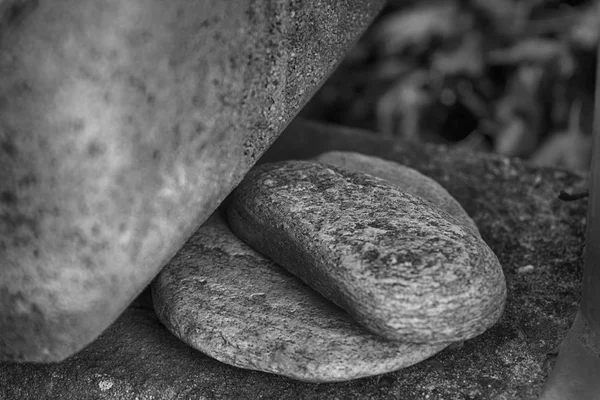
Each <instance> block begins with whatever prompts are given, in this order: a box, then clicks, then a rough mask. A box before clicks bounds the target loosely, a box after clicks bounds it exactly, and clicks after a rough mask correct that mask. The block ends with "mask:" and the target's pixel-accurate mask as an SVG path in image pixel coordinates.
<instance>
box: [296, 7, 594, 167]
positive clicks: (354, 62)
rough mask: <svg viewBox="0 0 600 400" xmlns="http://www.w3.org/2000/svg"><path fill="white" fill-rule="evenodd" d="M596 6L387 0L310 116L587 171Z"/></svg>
mask: <svg viewBox="0 0 600 400" xmlns="http://www.w3.org/2000/svg"><path fill="white" fill-rule="evenodd" d="M599 6H600V0H592V1H590V0H587V1H552V0H523V1H519V0H444V1H441V0H438V1H433V0H428V1H408V0H395V1H392V0H390V1H389V2H388V5H387V7H386V9H385V10H384V11H383V13H382V14H381V15H380V16H379V18H378V19H377V20H376V21H375V23H374V24H373V25H372V26H371V28H370V29H369V31H368V32H366V34H365V35H364V36H363V38H362V39H361V40H360V42H359V43H358V44H357V46H356V47H355V48H354V50H353V51H351V52H350V53H349V54H348V56H347V57H346V59H345V60H344V61H343V62H342V64H341V65H340V67H339V68H338V69H337V71H336V72H335V73H334V74H333V75H332V77H331V78H330V79H329V80H328V81H327V83H326V84H325V85H324V86H323V87H322V88H321V90H320V91H319V92H318V93H317V95H316V96H315V97H314V98H313V100H311V102H310V103H309V104H308V105H307V107H306V108H305V109H304V111H303V114H304V115H305V116H308V117H311V118H316V119H322V120H326V121H329V122H334V123H339V124H343V125H348V126H355V127H361V128H366V129H370V130H373V131H375V132H379V133H380V134H382V135H390V136H399V137H402V138H405V139H409V140H420V141H429V142H438V143H440V142H441V143H446V144H449V145H452V146H459V147H463V148H469V149H473V150H478V151H492V152H497V153H501V154H505V155H509V156H517V157H523V158H527V159H530V160H531V161H533V162H535V163H538V164H541V165H554V166H564V167H568V168H574V169H587V168H588V166H589V162H590V158H591V130H592V116H593V104H592V101H593V95H594V84H595V69H596V56H595V52H596V43H597V40H598V30H599V19H598V15H599V14H598V11H599V10H598V7H599Z"/></svg>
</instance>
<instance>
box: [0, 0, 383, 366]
mask: <svg viewBox="0 0 600 400" xmlns="http://www.w3.org/2000/svg"><path fill="white" fill-rule="evenodd" d="M382 4H383V0H371V1H359V0H333V1H327V2H322V3H318V4H317V3H314V2H307V1H297V0H280V1H267V0H258V1H255V0H240V1H220V0H214V1H209V0H206V1H198V0H169V1H167V0H147V1H138V0H132V1H115V0H108V1H97V0H80V1H73V0H54V1H29V0H28V1H23V0H18V1H14V0H5V1H2V2H0V77H1V79H0V305H1V306H0V331H1V332H2V338H1V340H0V359H12V360H32V361H33V360H34V361H52V360H60V359H63V358H64V357H66V356H68V355H70V354H72V353H73V352H75V351H76V350H79V349H81V348H82V347H83V346H84V345H86V344H87V343H89V342H90V341H91V340H93V339H94V338H95V337H97V336H98V335H99V334H100V332H101V331H102V330H103V329H105V328H106V327H107V326H108V325H109V324H110V323H111V322H113V321H114V320H115V319H116V318H117V317H118V315H119V314H120V313H121V312H122V311H123V309H124V308H125V307H126V306H127V305H128V304H129V303H130V302H131V301H132V300H133V299H134V298H135V296H137V295H138V294H139V293H140V291H141V290H142V289H143V288H144V287H145V286H146V285H147V284H148V283H149V281H150V280H151V279H152V278H153V277H154V276H155V275H156V274H157V273H158V271H159V269H160V268H161V267H162V266H163V265H164V264H165V263H166V262H167V261H168V260H169V259H170V258H171V257H172V256H173V254H174V253H175V252H176V251H177V250H178V249H179V248H181V246H182V245H183V243H184V242H185V240H187V239H188V238H189V237H190V236H191V234H192V233H193V231H194V230H195V229H197V228H198V226H200V224H201V223H202V222H203V221H204V220H205V219H206V218H208V216H209V215H210V214H211V213H212V212H213V211H214V210H215V208H216V207H217V206H218V205H219V204H220V203H221V201H222V200H223V198H224V197H225V196H226V195H227V194H228V193H229V192H230V191H231V189H232V188H233V187H234V186H235V185H236V184H237V183H238V182H239V180H240V179H241V178H242V176H243V175H244V174H245V172H246V171H247V170H248V169H249V168H250V167H251V166H252V165H253V164H254V163H255V161H256V160H257V158H258V157H260V155H261V154H262V153H263V151H264V150H265V149H266V148H267V147H268V146H269V145H270V144H271V142H272V141H273V140H274V139H275V138H276V137H277V135H278V134H279V132H280V131H281V130H282V129H283V128H284V127H285V125H286V124H287V123H288V121H289V120H290V119H291V118H292V117H293V116H294V115H295V114H296V113H297V111H298V110H299V109H300V107H301V106H302V105H303V104H304V103H305V102H306V100H307V99H309V98H310V96H311V95H312V93H313V92H314V91H315V90H316V89H317V87H318V85H319V84H320V83H321V82H322V81H323V79H324V78H325V77H326V75H327V74H328V73H329V72H330V71H331V69H332V68H333V67H334V66H335V65H336V63H337V62H338V61H339V60H340V59H341V57H342V56H343V54H344V53H345V52H346V51H347V49H348V48H349V46H351V45H352V43H353V42H354V40H355V39H356V38H357V37H358V36H359V34H360V33H361V32H362V30H363V29H364V28H365V27H366V26H367V25H368V23H369V22H370V20H371V18H373V17H374V15H375V14H376V12H377V10H378V9H379V8H380V7H381V6H382ZM300 61H301V62H300Z"/></svg>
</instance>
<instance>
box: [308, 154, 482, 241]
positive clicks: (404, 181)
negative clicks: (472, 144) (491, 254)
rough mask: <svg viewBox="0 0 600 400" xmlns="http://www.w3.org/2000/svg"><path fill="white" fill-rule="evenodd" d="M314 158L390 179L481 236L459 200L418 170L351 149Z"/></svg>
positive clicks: (399, 187)
mask: <svg viewBox="0 0 600 400" xmlns="http://www.w3.org/2000/svg"><path fill="white" fill-rule="evenodd" d="M315 160H316V161H319V162H322V163H325V164H329V165H335V166H338V167H342V168H346V169H350V170H352V171H358V172H363V173H365V174H369V175H373V176H376V177H378V178H381V179H385V180H387V181H390V182H391V183H393V184H394V185H396V186H397V187H398V189H400V190H402V191H405V192H407V193H410V194H412V195H415V196H419V197H421V198H423V199H425V200H427V201H429V202H431V203H432V204H433V205H435V206H437V207H438V208H440V209H442V210H444V211H446V212H447V213H448V214H450V215H451V216H453V217H454V218H456V219H457V220H458V221H459V222H460V223H462V224H463V225H464V226H466V227H467V228H469V229H471V230H472V231H473V232H474V233H475V234H477V235H478V236H479V230H478V229H477V225H475V222H473V220H472V219H471V217H469V214H467V213H466V211H465V210H464V209H463V208H462V206H461V205H460V204H459V203H458V201H456V200H455V199H454V197H452V196H451V195H450V193H448V191H447V190H446V189H444V188H443V187H442V185H440V184H439V183H437V182H436V181H434V180H433V179H431V178H429V177H427V176H425V175H423V174H422V173H420V172H419V171H417V170H415V169H412V168H409V167H407V166H405V165H401V164H398V163H396V162H393V161H388V160H384V159H382V158H379V157H373V156H369V155H366V154H361V153H355V152H351V151H330V152H327V153H323V154H321V155H319V156H318V157H316V158H315Z"/></svg>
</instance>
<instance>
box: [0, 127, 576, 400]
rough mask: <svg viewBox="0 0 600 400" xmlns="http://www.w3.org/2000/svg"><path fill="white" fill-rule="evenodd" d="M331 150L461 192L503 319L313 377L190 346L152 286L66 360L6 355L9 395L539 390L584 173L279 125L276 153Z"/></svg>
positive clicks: (0, 395)
mask: <svg viewBox="0 0 600 400" xmlns="http://www.w3.org/2000/svg"><path fill="white" fill-rule="evenodd" d="M330 150H346V151H363V152H365V153H367V154H371V155H375V156H378V157H383V158H385V159H388V160H392V161H396V162H399V163H401V164H403V165H407V166H409V167H411V168H415V169H417V170H418V171H420V172H422V173H424V174H425V175H427V176H430V177H432V178H433V179H435V180H436V181H437V182H439V183H440V184H441V185H442V186H444V188H446V190H448V192H449V193H450V194H451V195H452V196H453V197H454V198H456V199H457V200H458V201H459V202H460V204H461V205H462V206H463V207H464V208H465V210H466V211H467V212H468V213H469V215H471V217H472V218H473V220H474V221H475V222H476V223H477V226H478V227H479V230H480V232H481V236H482V237H483V238H484V240H485V241H486V242H487V243H488V244H489V246H490V248H491V249H492V250H494V252H495V253H496V255H497V256H498V258H499V260H500V262H501V264H502V266H503V269H504V274H505V277H506V282H507V288H508V297H507V302H506V307H505V311H504V313H503V315H502V317H501V319H500V321H499V322H498V323H497V324H496V325H494V326H492V327H491V328H490V329H489V330H487V331H486V332H484V333H483V334H482V335H480V336H477V337H476V338H473V339H471V340H468V341H466V342H464V344H462V345H453V346H450V347H448V348H446V349H444V350H443V351H441V352H440V353H438V354H436V355H435V356H433V357H431V358H429V359H427V360H425V361H423V362H421V363H418V364H416V365H414V366H412V367H408V368H405V369H402V370H400V371H397V372H393V373H388V374H385V375H380V376H376V377H370V378H363V379H358V380H354V381H350V382H343V383H322V384H314V383H306V382H300V381H296V380H293V379H289V378H286V377H282V376H278V375H274V374H268V373H262V372H257V371H250V370H246V369H240V368H235V367H231V366H229V365H226V364H224V363H221V362H218V361H216V360H214V359H212V358H210V357H208V356H205V355H204V354H202V353H200V352H198V351H196V350H194V349H192V348H191V347H190V346H188V345H186V344H185V343H183V342H182V341H181V340H179V339H178V338H176V337H175V336H174V335H172V334H171V333H170V332H169V331H168V330H167V329H166V328H165V327H164V326H163V325H162V324H161V323H160V322H159V321H158V319H157V317H156V315H155V313H154V310H153V308H152V302H151V298H150V294H149V292H144V293H143V294H142V295H141V296H140V297H139V298H138V299H137V300H136V301H135V302H134V303H133V304H132V305H131V306H129V307H128V308H127V310H126V311H125V312H124V313H123V315H122V316H121V317H120V318H119V319H118V320H117V321H116V322H115V323H114V324H112V325H111V326H110V327H109V328H108V329H107V330H106V331H105V332H104V333H103V334H102V335H101V336H100V337H99V338H98V339H97V340H96V341H94V342H93V343H92V344H90V345H89V346H88V347H86V348H85V349H84V350H82V351H81V352H79V353H77V354H76V355H74V356H72V357H69V358H68V359H66V360H65V361H63V362H60V363H55V364H48V365H39V364H30V363H24V364H16V363H0V399H2V400H4V399H6V400H13V399H27V400H38V399H39V400H47V399H64V400H88V399H90V400H91V399H93V400H96V399H120V400H134V399H138V400H150V399H153V400H175V399H177V400H179V399H198V400H199V399H231V398H238V399H248V398H251V399H256V398H261V399H273V400H280V399H299V398H300V399H315V400H317V399H318V400H320V399H357V400H358V399H361V400H362V399H373V400H384V399H385V400H387V399H389V400H392V399H394V400H442V399H445V400H447V399H457V400H458V399H463V400H466V399H477V400H498V399H505V400H537V398H538V394H539V391H540V388H541V386H542V384H543V382H544V380H545V378H546V376H547V374H548V371H549V369H550V368H551V367H552V364H553V362H554V356H553V355H552V351H553V350H554V349H555V348H556V346H557V345H558V344H559V343H560V342H561V340H562V339H563V338H564V336H565V334H566V332H567V330H568V329H569V327H570V326H571V323H572V322H573V320H572V318H573V317H574V316H575V312H576V311H577V306H578V301H579V296H580V284H581V266H582V263H581V250H582V249H583V244H584V233H585V218H586V208H587V207H586V201H585V200H583V201H575V202H562V201H560V200H558V199H557V194H558V192H559V191H560V190H563V189H565V190H578V189H579V185H581V184H582V183H583V182H584V180H583V179H582V177H581V176H579V175H577V174H574V173H571V172H568V171H565V170H558V169H550V168H536V167H533V166H531V165H528V164H526V163H523V162H520V161H518V160H511V159H509V158H506V157H498V156H493V155H490V154H478V153H475V154H474V153H472V152H465V151H458V150H453V149H449V148H447V147H444V146H433V145H419V146H416V145H414V144H411V143H406V142H402V141H393V140H389V139H384V138H380V137H377V136H376V135H375V134H373V133H365V132H363V131H360V130H355V129H347V128H340V127H336V126H327V125H321V124H314V123H310V124H307V123H303V122H301V121H297V122H294V123H293V124H292V125H291V126H290V127H289V128H288V129H287V130H286V131H285V132H284V133H283V134H282V135H281V136H280V138H279V139H278V140H277V142H276V144H275V146H274V147H272V149H271V150H269V152H268V154H267V156H268V158H267V159H268V160H269V161H276V160H281V159H285V158H288V159H298V158H311V157H315V156H317V155H318V154H321V153H323V152H325V151H330ZM524 267H527V268H524ZM520 271H527V272H520Z"/></svg>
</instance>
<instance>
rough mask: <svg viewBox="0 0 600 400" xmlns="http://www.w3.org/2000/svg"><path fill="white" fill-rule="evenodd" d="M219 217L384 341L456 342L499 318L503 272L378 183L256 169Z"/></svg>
mask: <svg viewBox="0 0 600 400" xmlns="http://www.w3.org/2000/svg"><path fill="white" fill-rule="evenodd" d="M227 215H228V220H229V223H230V226H231V229H232V230H233V231H234V232H235V234H236V235H237V236H239V237H240V238H242V239H243V240H244V241H245V242H247V243H248V244H250V245H251V246H252V247H253V248H255V249H257V250H258V251H260V252H261V253H263V254H265V255H267V256H269V257H270V258H271V259H273V260H274V261H276V262H277V263H278V264H279V265H281V266H283V267H284V268H286V269H288V270H289V271H290V272H292V273H293V274H295V275H296V276H298V277H299V278H301V279H302V280H303V281H304V282H306V283H307V284H308V285H310V286H311V287H313V288H314V289H316V290H317V291H318V292H320V293H321V294H323V295H324V296H325V297H326V298H328V299H330V300H332V301H333V302H334V303H336V304H337V305H339V306H340V307H342V308H343V309H345V310H346V311H348V313H349V314H350V315H352V317H353V318H354V319H355V320H356V321H358V322H359V323H361V324H362V325H363V326H365V327H366V328H367V329H369V330H370V331H372V332H374V333H376V334H378V335H381V336H382V337H385V338H387V339H391V340H402V341H411V342H416V343H447V342H453V341H457V340H464V339H468V338H471V337H474V336H476V335H479V334H481V333H482V332H483V331H485V330H486V329H487V328H489V327H490V326H491V325H493V324H494V323H495V322H496V321H497V320H498V318H499V317H500V315H501V314H502V310H503V307H504V301H505V299H506V285H505V281H504V275H503V273H502V268H501V266H500V263H499V262H498V259H497V258H496V256H495V255H494V253H493V252H492V251H491V250H490V248H489V247H488V246H487V245H486V244H485V242H483V240H481V239H480V238H479V237H478V236H476V235H475V234H473V233H472V232H471V231H470V230H469V229H466V228H463V227H461V226H460V225H459V224H457V223H455V219H454V218H448V214H447V213H446V212H444V211H441V210H439V209H438V208H437V207H435V206H433V205H432V204H431V203H430V202H428V201H425V200H423V199H421V198H419V197H416V196H413V195H410V194H407V193H404V192H401V191H399V190H398V189H397V187H396V186H394V185H393V184H391V183H390V182H388V181H385V180H383V179H380V178H376V177H373V176H371V175H367V174H363V173H357V172H351V171H348V170H345V169H340V168H338V167H334V166H327V165H324V164H320V163H317V162H308V161H287V162H279V163H274V164H265V165H261V166H259V167H255V168H254V169H252V170H251V171H250V172H249V173H248V174H247V175H246V177H245V178H244V180H243V181H242V183H241V184H240V185H239V186H238V187H237V188H236V189H235V190H234V191H233V193H232V195H231V200H230V203H229V205H228V208H227Z"/></svg>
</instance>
